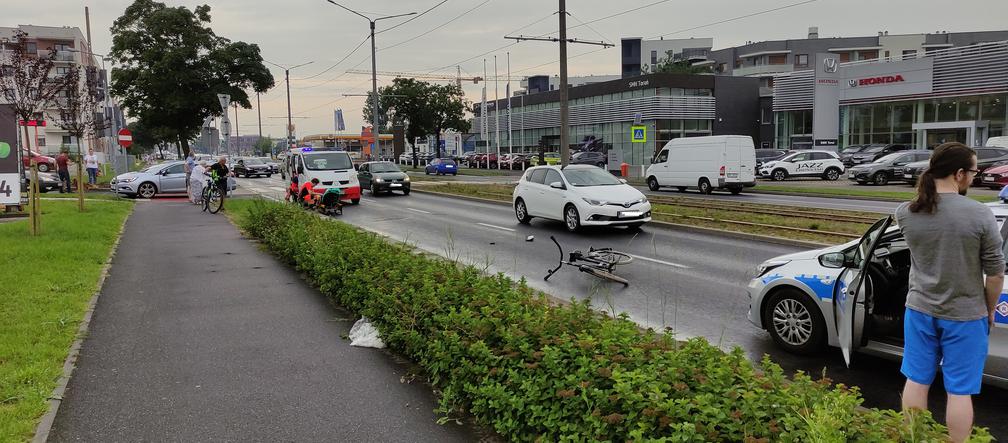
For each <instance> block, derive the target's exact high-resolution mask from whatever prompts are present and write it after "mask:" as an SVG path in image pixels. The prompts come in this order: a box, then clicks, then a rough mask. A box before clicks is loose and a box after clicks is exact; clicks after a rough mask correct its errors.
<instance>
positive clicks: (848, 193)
mask: <svg viewBox="0 0 1008 443" xmlns="http://www.w3.org/2000/svg"><path fill="white" fill-rule="evenodd" d="M765 191H770V192H779V193H782V194H798V195H825V196H844V197H869V198H883V199H889V200H898V201H907V200H911V199H913V198H914V197H915V196H916V195H917V194H916V192H914V191H913V188H910V187H907V190H906V191H873V190H870V189H858V188H854V187H853V186H851V187H850V188H846V187H840V188H832V187H819V188H815V187H805V186H788V185H776V184H768V183H759V184H758V185H756V187H755V188H752V189H751V190H750V191H749V192H765ZM970 197H971V198H973V199H974V200H976V201H979V202H982V203H988V202H992V201H997V197H994V196H987V195H971V196H970Z"/></svg>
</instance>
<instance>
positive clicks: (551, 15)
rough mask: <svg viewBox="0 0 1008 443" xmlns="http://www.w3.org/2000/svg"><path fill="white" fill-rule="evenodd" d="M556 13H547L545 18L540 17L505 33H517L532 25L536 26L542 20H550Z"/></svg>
mask: <svg viewBox="0 0 1008 443" xmlns="http://www.w3.org/2000/svg"><path fill="white" fill-rule="evenodd" d="M554 15H556V13H555V12H554V13H552V14H550V15H547V16H545V17H543V18H541V19H539V20H536V21H534V22H532V23H529V24H527V25H525V26H522V27H520V28H518V29H515V30H514V31H511V32H509V33H507V34H505V35H511V34H515V33H517V32H518V31H521V30H523V29H525V28H530V27H532V26H535V25H538V24H539V23H542V22H544V21H546V20H549V19H551V18H553V16H554Z"/></svg>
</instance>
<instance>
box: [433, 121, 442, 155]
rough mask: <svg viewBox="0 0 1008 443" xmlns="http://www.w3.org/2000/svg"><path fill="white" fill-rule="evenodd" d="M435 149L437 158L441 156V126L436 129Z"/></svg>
mask: <svg viewBox="0 0 1008 443" xmlns="http://www.w3.org/2000/svg"><path fill="white" fill-rule="evenodd" d="M434 151H435V152H437V158H441V128H435V129H434Z"/></svg>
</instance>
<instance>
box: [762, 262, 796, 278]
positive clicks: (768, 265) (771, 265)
mask: <svg viewBox="0 0 1008 443" xmlns="http://www.w3.org/2000/svg"><path fill="white" fill-rule="evenodd" d="M788 263H791V260H767V261H765V262H763V263H760V264H759V266H757V267H756V270H755V271H754V272H755V275H754V278H755V277H762V276H763V274H766V273H767V272H770V271H772V270H774V269H776V268H779V267H781V266H784V265H786V264H788Z"/></svg>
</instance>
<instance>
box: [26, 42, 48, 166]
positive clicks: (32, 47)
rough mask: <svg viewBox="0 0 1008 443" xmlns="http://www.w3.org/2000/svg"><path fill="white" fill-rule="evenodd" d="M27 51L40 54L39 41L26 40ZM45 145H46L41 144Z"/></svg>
mask: <svg viewBox="0 0 1008 443" xmlns="http://www.w3.org/2000/svg"><path fill="white" fill-rule="evenodd" d="M25 52H27V53H29V54H38V43H36V42H25ZM41 146H45V145H41Z"/></svg>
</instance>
